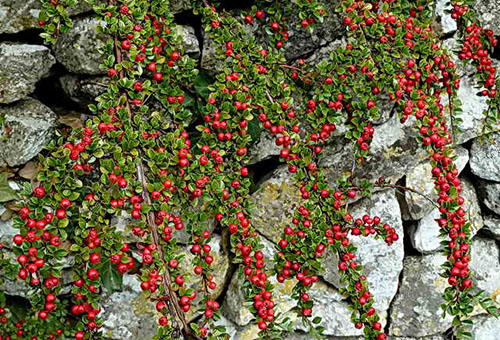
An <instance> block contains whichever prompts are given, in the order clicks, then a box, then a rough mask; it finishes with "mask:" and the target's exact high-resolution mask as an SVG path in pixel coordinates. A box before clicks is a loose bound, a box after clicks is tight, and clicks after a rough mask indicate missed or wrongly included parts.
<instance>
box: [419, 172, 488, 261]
mask: <svg viewBox="0 0 500 340" xmlns="http://www.w3.org/2000/svg"><path fill="white" fill-rule="evenodd" d="M462 190H463V191H462V196H463V197H464V198H465V203H464V205H463V208H464V210H465V211H466V212H467V215H466V217H467V218H468V220H469V221H470V223H471V231H472V235H475V234H476V233H477V231H478V230H479V229H481V228H482V227H483V225H484V223H483V218H482V216H481V208H480V207H479V203H478V199H477V196H476V191H475V189H474V187H473V186H472V184H471V183H470V181H469V180H467V179H465V178H463V179H462ZM440 217H441V214H440V213H439V210H438V209H437V208H434V209H433V210H432V211H431V212H430V213H429V214H428V215H426V216H424V217H423V218H422V219H421V220H420V221H419V222H418V223H417V224H414V225H413V226H412V227H411V228H410V239H411V243H412V245H413V247H414V248H415V249H417V250H418V251H420V252H421V253H424V254H425V253H430V252H433V251H436V250H438V249H440V248H441V247H442V246H441V244H440V242H441V241H442V239H441V238H440V237H439V230H440V229H439V226H438V224H437V223H436V221H435V220H436V219H438V218H440Z"/></svg>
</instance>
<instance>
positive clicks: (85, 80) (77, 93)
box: [59, 74, 108, 107]
mask: <svg viewBox="0 0 500 340" xmlns="http://www.w3.org/2000/svg"><path fill="white" fill-rule="evenodd" d="M59 83H60V84H61V87H62V89H63V91H64V93H66V95H67V96H68V97H69V98H70V99H71V100H72V101H74V102H75V103H77V104H79V105H81V106H82V107H87V106H88V105H89V104H91V103H93V102H94V98H95V97H97V96H99V95H101V94H102V93H104V91H106V87H105V85H106V84H107V83H108V78H107V77H99V76H97V77H85V76H78V75H74V74H67V75H64V76H62V77H61V78H59Z"/></svg>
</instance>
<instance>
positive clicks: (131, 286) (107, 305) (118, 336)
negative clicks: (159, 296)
mask: <svg viewBox="0 0 500 340" xmlns="http://www.w3.org/2000/svg"><path fill="white" fill-rule="evenodd" d="M123 286H124V289H123V291H121V292H112V293H109V292H108V293H106V294H105V295H104V297H103V298H102V304H101V305H102V316H103V320H104V330H103V334H104V336H105V337H106V338H108V339H113V340H123V339H139V338H141V339H151V338H152V337H153V335H155V334H156V329H157V322H156V319H157V316H156V315H155V312H154V311H155V307H154V304H153V303H152V302H150V301H149V300H148V299H147V297H146V296H145V295H143V294H142V291H141V287H140V281H139V280H138V279H137V278H136V277H134V276H131V275H124V277H123Z"/></svg>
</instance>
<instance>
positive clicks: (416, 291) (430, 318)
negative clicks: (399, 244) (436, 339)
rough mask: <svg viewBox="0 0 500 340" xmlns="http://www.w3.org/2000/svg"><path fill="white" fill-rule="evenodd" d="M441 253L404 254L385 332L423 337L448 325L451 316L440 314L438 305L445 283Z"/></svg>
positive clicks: (442, 330)
mask: <svg viewBox="0 0 500 340" xmlns="http://www.w3.org/2000/svg"><path fill="white" fill-rule="evenodd" d="M444 261H445V257H444V256H442V255H441V254H431V255H425V256H407V257H405V259H404V269H403V281H402V283H401V286H400V288H399V292H398V294H397V295H396V297H395V298H394V301H393V302H392V306H391V315H390V318H391V320H392V322H391V325H390V328H389V334H390V335H393V336H409V337H411V336H413V337H417V338H418V337H423V336H427V335H433V334H438V333H443V332H444V331H446V330H447V329H448V328H449V327H450V326H451V318H450V317H449V316H446V317H445V318H444V319H443V318H442V310H441V308H440V305H441V304H442V303H443V298H442V296H441V295H442V293H443V291H444V289H445V287H446V286H447V284H448V283H447V282H446V279H445V278H442V277H441V276H440V275H439V274H440V273H441V271H442V269H441V264H443V263H444Z"/></svg>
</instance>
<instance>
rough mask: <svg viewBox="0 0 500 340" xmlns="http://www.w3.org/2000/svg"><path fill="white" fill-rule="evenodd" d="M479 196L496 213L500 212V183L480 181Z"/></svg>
mask: <svg viewBox="0 0 500 340" xmlns="http://www.w3.org/2000/svg"><path fill="white" fill-rule="evenodd" d="M478 192H479V198H480V199H481V201H482V202H483V203H484V205H486V206H487V207H488V209H490V210H491V211H493V212H494V213H496V214H500V183H495V182H488V181H480V185H479V191H478Z"/></svg>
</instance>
